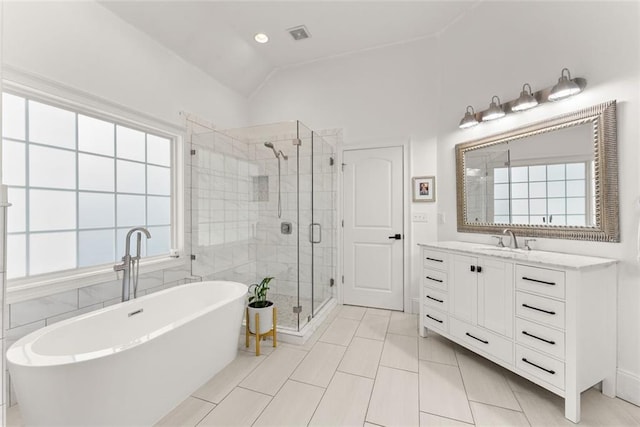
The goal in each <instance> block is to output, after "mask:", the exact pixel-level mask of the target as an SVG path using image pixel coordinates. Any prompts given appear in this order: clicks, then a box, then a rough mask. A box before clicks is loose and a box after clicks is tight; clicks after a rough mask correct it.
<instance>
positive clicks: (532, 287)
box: [516, 264, 564, 299]
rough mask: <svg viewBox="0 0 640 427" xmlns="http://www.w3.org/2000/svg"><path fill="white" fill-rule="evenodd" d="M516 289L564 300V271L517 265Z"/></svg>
mask: <svg viewBox="0 0 640 427" xmlns="http://www.w3.org/2000/svg"><path fill="white" fill-rule="evenodd" d="M516 287H517V288H518V289H522V290H525V291H530V292H536V293H539V294H543V295H548V296H550V297H554V298H561V299H564V271H558V270H550V269H548V268H540V267H531V266H529V265H520V264H517V265H516Z"/></svg>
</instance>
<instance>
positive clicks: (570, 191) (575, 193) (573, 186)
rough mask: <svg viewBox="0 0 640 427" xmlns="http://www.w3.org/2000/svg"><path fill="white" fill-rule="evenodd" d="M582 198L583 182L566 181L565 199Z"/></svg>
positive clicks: (583, 193) (583, 194)
mask: <svg viewBox="0 0 640 427" xmlns="http://www.w3.org/2000/svg"><path fill="white" fill-rule="evenodd" d="M580 196H582V197H584V196H585V188H584V180H579V181H567V197H580Z"/></svg>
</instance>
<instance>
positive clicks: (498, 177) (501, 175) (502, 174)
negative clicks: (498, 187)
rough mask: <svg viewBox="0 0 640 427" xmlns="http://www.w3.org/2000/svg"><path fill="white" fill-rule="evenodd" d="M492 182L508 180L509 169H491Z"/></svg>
mask: <svg viewBox="0 0 640 427" xmlns="http://www.w3.org/2000/svg"><path fill="white" fill-rule="evenodd" d="M493 182H496V183H497V182H509V169H507V168H496V169H494V170H493Z"/></svg>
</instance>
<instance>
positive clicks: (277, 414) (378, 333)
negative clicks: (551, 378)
mask: <svg viewBox="0 0 640 427" xmlns="http://www.w3.org/2000/svg"><path fill="white" fill-rule="evenodd" d="M239 346H240V347H239V348H240V350H241V351H239V353H238V357H237V358H236V359H235V360H234V361H233V362H232V363H231V364H230V365H229V366H227V367H226V368H225V369H224V370H223V371H221V372H220V373H219V374H218V375H216V376H215V377H214V378H212V379H211V380H210V381H209V382H208V383H207V384H205V385H204V386H203V387H201V388H200V389H199V390H197V391H196V392H195V393H193V395H192V396H191V397H189V398H188V399H187V400H185V401H184V402H183V403H181V404H180V405H179V406H178V407H177V408H175V409H174V410H173V411H172V412H171V413H169V414H168V415H167V416H166V417H165V418H164V419H162V420H161V421H160V422H159V423H158V424H157V425H158V426H180V427H192V426H198V427H202V426H251V425H253V426H306V425H309V426H373V427H375V426H470V425H477V426H521V425H522V426H545V427H546V426H573V425H574V424H572V423H571V422H569V421H568V420H566V419H565V418H564V417H563V400H562V399H561V398H559V397H558V396H555V395H553V394H552V393H550V392H548V391H546V390H544V389H542V388H540V387H538V386H536V385H535V384H533V383H530V382H528V381H526V380H524V379H522V378H520V377H518V376H516V375H514V374H512V373H510V372H509V371H507V370H505V369H503V368H501V367H499V366H497V365H495V364H493V363H491V362H489V361H487V360H485V359H483V358H482V357H480V356H477V355H475V354H474V353H472V352H470V351H467V350H466V349H464V348H462V347H460V346H458V345H456V344H454V343H451V342H450V341H448V340H446V339H444V338H442V337H440V336H438V335H436V334H430V335H429V336H428V337H427V338H420V337H419V336H418V334H417V316H415V315H409V314H404V313H399V312H390V311H384V310H374V309H366V308H362V307H352V306H342V307H340V306H339V307H337V308H336V309H335V310H334V311H333V312H332V313H331V315H330V316H329V317H328V319H327V320H326V321H325V323H324V324H323V325H322V326H321V327H320V329H319V330H318V331H317V332H316V333H315V334H314V335H313V336H312V337H311V339H310V340H309V341H308V342H307V343H306V344H305V345H304V346H295V345H290V344H284V343H283V344H279V345H278V347H277V348H276V349H274V348H273V347H271V346H270V343H266V344H265V345H263V346H262V349H263V355H262V356H259V357H256V356H255V353H252V351H253V349H252V348H249V349H248V350H247V349H245V347H244V338H241V339H240V340H239ZM7 424H8V425H9V426H20V425H21V420H20V414H19V408H18V407H12V408H10V409H9V411H8V417H7ZM580 425H581V426H638V425H640V407H638V406H634V405H632V404H629V403H627V402H624V401H622V400H620V399H609V398H607V397H605V396H603V395H602V394H600V393H599V392H598V391H597V390H594V389H591V390H588V391H586V392H584V393H583V394H582V422H581V423H580Z"/></svg>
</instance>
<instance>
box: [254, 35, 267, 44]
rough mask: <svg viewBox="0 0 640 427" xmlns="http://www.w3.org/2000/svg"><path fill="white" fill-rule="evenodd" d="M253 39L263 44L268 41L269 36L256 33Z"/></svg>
mask: <svg viewBox="0 0 640 427" xmlns="http://www.w3.org/2000/svg"><path fill="white" fill-rule="evenodd" d="M253 39H254V40H255V41H257V42H258V43H260V44H264V43H266V42H268V41H269V36H268V35H266V34H265V33H257V34H256V35H255V36H253Z"/></svg>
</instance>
